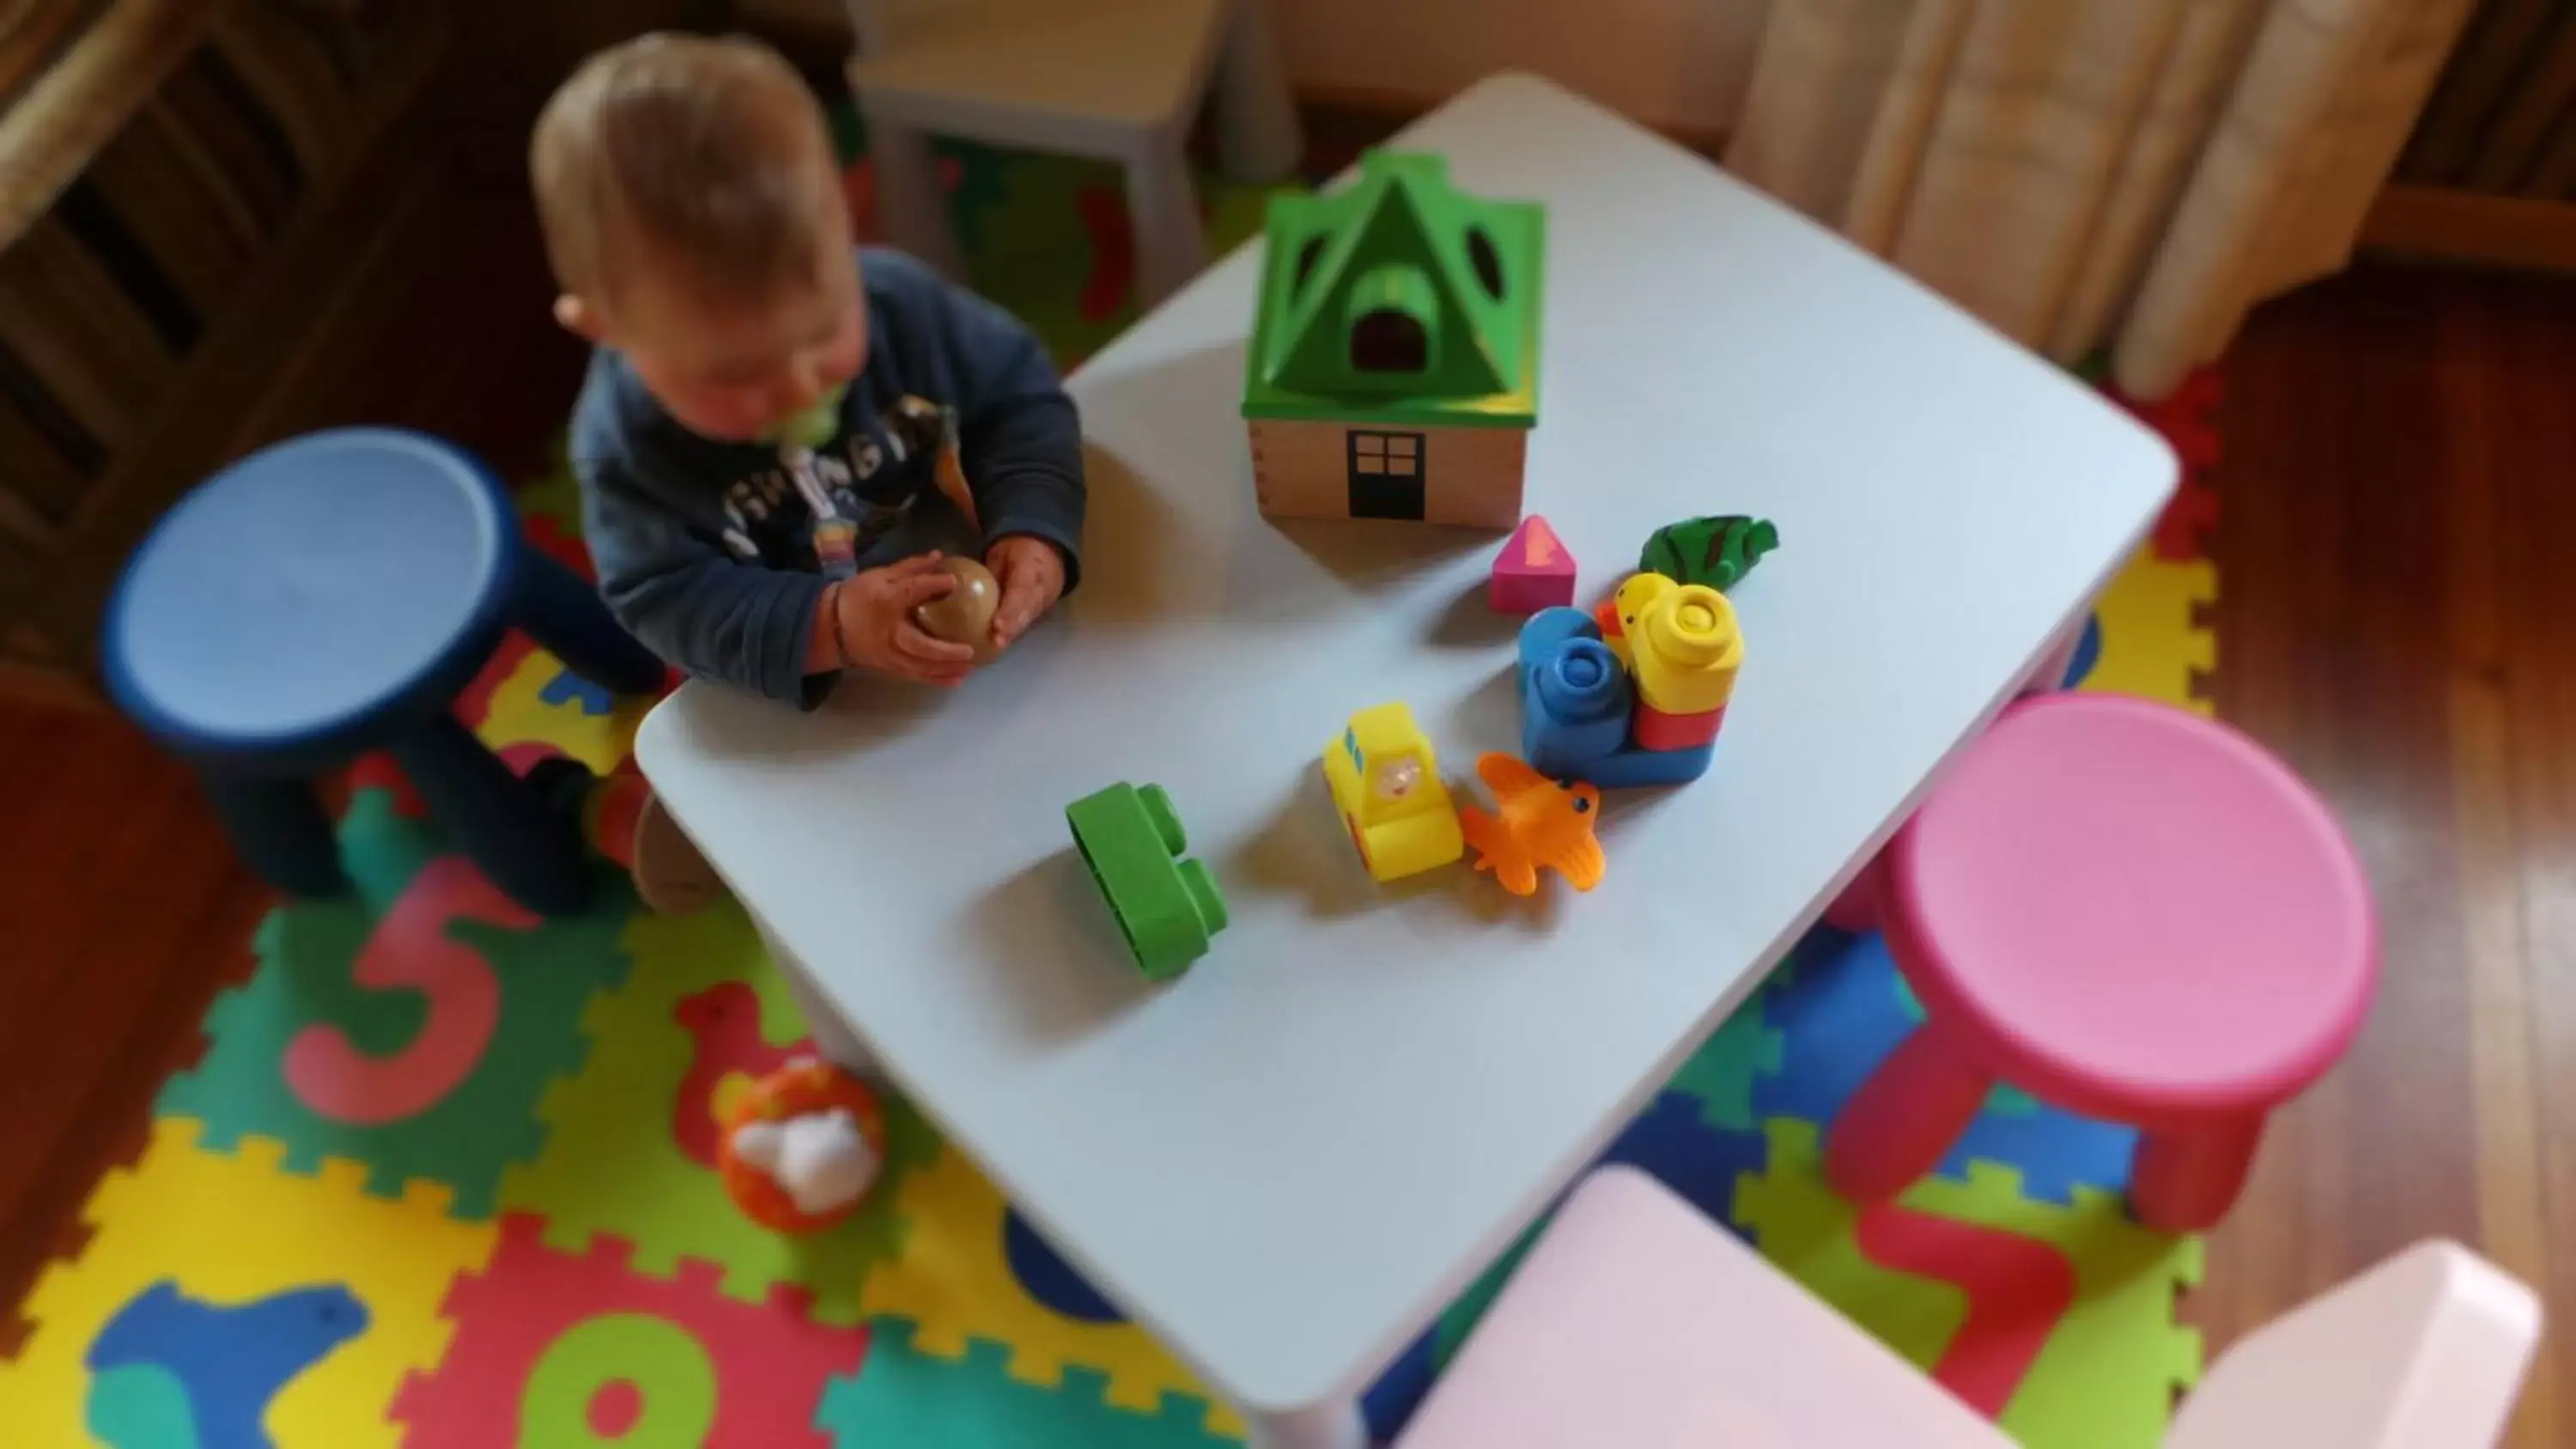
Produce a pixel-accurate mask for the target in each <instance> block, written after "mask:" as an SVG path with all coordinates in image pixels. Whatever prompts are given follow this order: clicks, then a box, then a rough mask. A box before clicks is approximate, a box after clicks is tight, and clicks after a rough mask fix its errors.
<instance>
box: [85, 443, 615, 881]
mask: <svg viewBox="0 0 2576 1449" xmlns="http://www.w3.org/2000/svg"><path fill="white" fill-rule="evenodd" d="M513 624H515V625H517V626H519V627H520V628H522V629H525V630H526V631H527V632H528V633H529V634H530V635H532V636H534V637H535V638H536V640H537V641H538V642H539V643H541V644H543V645H545V646H546V648H548V649H550V650H552V651H553V652H554V653H555V655H556V656H557V657H558V658H560V659H562V660H563V662H564V663H565V664H567V665H569V666H570V667H571V668H572V669H573V670H574V671H575V672H576V673H579V674H582V675H584V676H586V677H588V678H589V679H590V680H591V681H592V682H593V683H596V684H599V685H603V686H605V687H607V688H608V689H610V690H612V691H615V692H617V693H621V694H634V693H644V692H647V691H650V690H652V689H654V688H656V687H658V686H659V685H660V684H661V682H662V665H661V662H660V661H659V660H657V659H655V658H654V657H653V656H652V655H651V654H650V653H648V652H647V651H646V650H645V649H644V648H643V646H641V645H639V644H637V643H636V642H635V641H634V639H632V638H630V637H629V636H628V635H627V634H626V632H625V631H624V630H623V629H621V628H619V627H618V625H617V622H616V620H614V619H612V618H610V617H609V614H608V611H607V610H606V609H605V608H604V607H602V606H601V604H600V602H599V600H598V599H597V598H595V597H594V596H593V595H592V594H591V591H590V589H589V587H588V586H587V585H585V584H583V583H582V582H581V580H579V579H578V578H575V577H574V576H573V575H572V574H570V573H567V572H566V571H565V570H564V569H563V568H562V567H561V566H560V565H558V564H556V563H555V562H554V561H553V560H551V559H549V558H547V557H545V556H544V555H543V554H540V553H537V552H536V551H534V550H533V549H530V548H529V547H528V546H527V545H526V543H525V542H524V541H523V540H522V539H521V538H520V535H519V525H518V518H517V516H516V514H514V513H513V512H512V511H511V508H510V502H509V498H508V495H507V494H505V493H504V492H503V491H502V488H501V484H500V481H499V480H498V479H496V478H494V477H493V476H492V474H491V473H490V472H489V471H488V470H487V469H485V468H484V467H483V465H482V464H481V463H480V462H478V461H476V460H475V459H474V458H473V457H472V456H471V455H469V454H467V453H466V452H464V451H463V450H462V449H459V448H457V447H455V446H453V445H451V444H448V443H444V442H441V441H439V440H438V439H436V438H431V437H426V436H423V435H421V434H418V433H407V432H399V431H395V430H393V429H388V428H345V429H340V430H337V431H333V432H323V433H313V434H309V435H307V436H305V437H301V438H295V439H292V440H290V441H287V442H284V443H280V444H278V445H277V446H275V447H272V448H268V449H266V450H264V451H262V452H259V453H254V454H252V455H251V456H250V457H247V458H244V459H242V460H241V461H240V462H238V463H235V464H233V465H232V466H231V467H229V468H227V469H225V470H224V471H223V472H221V473H218V474H216V475H215V476H214V477H212V478H210V479H208V480H206V481H205V482H204V483H202V484H200V485H198V486H197V488H196V489H195V490H194V491H193V492H191V493H189V494H188V496H187V497H185V498H183V499H181V500H180V501H179V504H178V506H177V507H175V508H173V509H171V510H170V513H169V515H168V516H167V517H165V518H163V519H162V520H161V523H160V525H159V526H158V527H156V528H155V529H153V531H152V535H151V536H150V537H149V538H147V539H145V540H144V542H143V546H142V547H141V548H139V549H137V550H136V551H135V554H134V557H133V559H132V560H130V561H129V562H128V563H127V564H126V566H125V574H124V576H123V577H122V578H121V579H119V580H118V582H117V586H116V593H115V596H114V597H113V598H112V599H111V600H110V601H109V604H108V611H107V627H106V637H105V644H104V648H105V653H106V667H107V683H108V688H109V690H110V692H112V693H113V694H114V695H115V696H116V700H117V702H118V703H119V704H120V705H122V706H123V707H124V709H125V711H126V713H128V714H129V715H131V716H133V718H134V719H135V720H136V722H138V723H140V724H141V725H142V726H143V727H144V728H145V729H147V730H150V731H151V732H152V733H153V734H154V735H156V736H158V737H159V738H160V739H161V740H162V741H163V742H164V743H166V744H168V745H169V746H170V747H171V748H173V749H174V750H176V751H178V752H179V753H180V754H181V755H183V756H184V757H186V758H187V759H188V760H189V761H190V762H192V763H193V764H194V765H195V766H196V767H197V771H198V774H199V776H200V777H201V778H202V779H203V780H204V781H205V785H206V792H207V794H208V795H209V796H211V797H212V799H213V801H214V804H215V808H216V810H217V811H218V812H219V813H220V814H221V815H222V816H223V819H224V823H225V825H226V827H227V828H228V829H229V830H230V832H231V834H232V838H233V842H234V844H235V846H236V847H237V848H238V849H239V850H240V851H241V853H242V857H243V859H244V860H245V861H247V862H248V863H249V865H250V867H251V869H253V870H254V871H256V872H258V873H259V875H260V876H261V877H263V878H264V879H266V880H267V881H268V882H269V883H270V884H272V885H274V886H276V887H278V888H279V889H281V890H284V891H286V892H288V893H290V894H295V895H306V896H320V895H336V894H338V893H340V892H342V891H344V890H346V889H347V888H348V878H347V876H346V875H344V874H343V873H342V872H341V869H340V855H339V846H338V843H337V841H336V840H335V839H334V838H333V836H332V831H331V822H330V819H329V817H328V816H326V815H325V814H324V813H323V809H322V804H321V801H320V800H319V799H318V798H317V797H316V796H315V794H314V792H313V788H312V785H311V783H310V782H311V780H312V778H313V777H314V776H316V775H319V774H322V773H324V772H326V771H330V770H333V769H336V768H338V767H340V766H343V765H345V764H347V763H348V762H349V761H350V760H352V759H353V758H355V757H356V756H357V755H359V754H360V753H362V752H364V751H368V750H374V749H390V750H391V751H392V752H393V754H394V758H395V760H396V761H397V762H398V763H399V764H400V765H401V766H402V769H403V773H404V774H405V775H406V776H408V777H409V778H410V780H411V783H412V785H413V786H414V788H416V789H417V790H418V791H419V792H420V796H421V799H422V800H423V801H424V802H425V803H426V804H427V805H428V807H429V810H430V813H431V815H432V816H433V817H434V818H435V819H436V820H437V821H438V823H439V824H440V826H442V827H443V828H444V829H445V830H446V832H447V835H448V837H449V839H450V840H451V841H453V842H454V843H455V845H456V846H457V847H458V848H459V849H461V850H463V851H464V852H465V853H466V854H467V855H468V856H469V857H471V858H472V859H473V860H474V861H475V862H476V863H477V864H478V865H480V866H481V867H482V868H483V871H484V873H485V874H487V875H489V876H490V877H491V878H492V881H493V883H494V884H495V885H498V886H499V887H500V888H501V889H502V890H503V891H505V892H507V893H508V894H509V895H510V897H511V898H512V899H514V900H516V901H518V902H519V903H520V904H522V905H524V906H526V907H528V908H529V909H530V910H533V911H538V912H542V913H549V914H551V913H560V912H566V911H573V910H578V909H579V908H580V907H581V905H582V904H583V901H584V899H585V898H586V897H587V896H588V894H589V886H590V870H589V864H588V860H587V857H586V852H585V849H584V845H583V841H582V835H581V821H580V817H579V814H578V811H577V809H576V808H573V807H572V806H571V805H570V803H569V802H566V801H564V800H561V799H559V798H554V795H553V794H550V793H549V792H546V791H542V790H539V789H537V788H535V787H532V786H531V785H530V784H529V783H528V782H526V781H524V780H521V779H520V778H519V777H518V776H517V775H515V774H513V773H511V771H510V768H509V766H507V765H505V764H503V763H502V762H501V760H500V758H499V757H498V756H496V755H494V754H493V753H492V752H491V751H490V750H487V749H485V748H484V747H483V744H482V742H481V741H479V740H477V739H475V738H474V736H473V735H472V734H471V733H470V732H468V731H467V730H466V728H465V727H464V726H463V725H461V724H459V723H457V721H456V718H455V716H454V715H453V714H452V713H451V712H450V708H449V707H450V705H451V703H452V702H453V701H454V699H455V698H456V695H457V693H458V692H459V691H460V690H462V689H464V688H465V686H466V685H467V684H469V683H470V682H472V680H473V679H474V676H475V675H476V674H477V673H479V672H480V671H481V669H482V667H483V664H484V662H485V661H486V660H488V659H490V658H491V656H492V651H493V649H494V648H495V647H496V646H498V645H499V643H500V641H501V634H502V630H503V629H504V628H505V627H506V626H508V625H513ZM554 793H556V794H559V793H560V792H554Z"/></svg>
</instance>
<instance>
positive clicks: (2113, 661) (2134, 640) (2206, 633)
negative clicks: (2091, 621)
mask: <svg viewBox="0 0 2576 1449" xmlns="http://www.w3.org/2000/svg"><path fill="white" fill-rule="evenodd" d="M2217 601H2218V568H2217V565H2215V564H2212V563H2211V562H2210V561H2209V560H2207V559H2205V558H2200V559H2190V560H2186V561H2181V562H2176V561H2172V560H2167V559H2161V558H2158V557H2156V556H2155V552H2154V550H2153V549H2141V550H2140V551H2139V552H2138V555H2137V557H2135V558H2132V559H2130V560H2129V562H2128V564H2127V566H2126V567H2124V568H2122V569H2121V570H2120V572H2119V573H2118V575H2116V576H2115V577H2114V578H2113V579H2112V580H2111V586H2110V587H2109V588H2107V589H2105V590H2103V592H2102V598H2101V601H2100V602H2099V603H2097V604H2096V605H2095V606H2094V613H2095V614H2096V615H2097V616H2098V617H2099V618H2100V619H2101V621H2102V656H2101V658H2099V659H2098V660H2096V661H2094V665H2093V672H2092V673H2091V674H2090V675H2088V676H2086V677H2085V680H2084V687H2085V688H2087V689H2107V690H2115V691H2117V692H2119V693H2122V694H2137V695H2144V696H2146V697H2147V698H2149V699H2160V700H2163V701H2165V702H2166V703H2168V704H2176V705H2181V706H2183V707H2184V708H2186V709H2189V710H2192V711H2194V712H2195V713H2198V714H2202V715H2208V714H2211V713H2213V709H2212V706H2211V705H2210V702H2209V700H2208V698H2207V684H2208V676H2209V674H2210V672H2211V671H2213V670H2215V669H2216V668H2217V667H2218V641H2217V639H2216V638H2215V637H2214V636H2213V635H2212V634H2211V632H2210V629H2209V626H2208V624H2207V623H2206V622H2204V621H2203V619H2202V618H2201V614H2200V611H2201V610H2202V609H2203V608H2206V607H2207V606H2208V605H2211V604H2214V603H2216V602H2217Z"/></svg>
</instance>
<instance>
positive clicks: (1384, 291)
mask: <svg viewBox="0 0 2576 1449" xmlns="http://www.w3.org/2000/svg"><path fill="white" fill-rule="evenodd" d="M1546 222H1547V216H1546V210H1545V208H1543V207H1541V206H1539V205H1538V204H1537V203H1535V202H1526V201H1488V200H1485V199H1483V198H1481V197H1474V196H1469V195H1467V194H1465V193H1463V192H1461V191H1458V190H1457V189H1455V188H1454V187H1452V186H1451V185H1450V184H1449V175H1448V164H1447V163H1446V162H1445V161H1443V160H1442V159H1441V158H1440V157H1438V156H1432V155H1424V154H1418V153H1408V152H1400V151H1371V152H1369V153H1368V154H1366V155H1364V156H1362V157H1361V158H1360V174H1359V179H1358V180H1357V181H1355V182H1353V183H1352V184H1351V185H1349V186H1346V187H1343V188H1341V189H1339V190H1336V191H1330V192H1326V193H1324V194H1322V195H1317V196H1283V197H1280V198H1278V199H1276V200H1274V201H1272V202H1271V203H1270V220H1269V226H1268V230H1267V235H1268V238H1269V242H1268V246H1269V253H1268V258H1267V260H1266V262H1265V264H1264V267H1263V271H1262V278H1261V292H1260V295H1259V301H1258V310H1257V311H1256V313H1255V314H1254V318H1253V330H1252V349H1251V354H1250V357H1249V359H1248V365H1247V366H1246V367H1245V369H1244V380H1243V415H1244V416H1245V417H1247V418H1281V419H1307V420H1319V421H1326V422H1356V423H1383V424H1396V425H1405V426H1412V427H1467V428H1527V427H1529V426H1531V425H1532V424H1533V423H1535V422H1536V421H1537V418H1538V360H1539V345H1538V341H1539V316H1540V313H1541V311H1542V310H1543V307H1542V293H1543V287H1542V282H1543V280H1544V269H1543V265H1542V263H1543V260H1544V257H1543V253H1544V250H1545V236H1546ZM1388 314H1393V315H1394V317H1396V318H1401V319H1404V321H1403V323H1401V324H1398V325H1396V326H1395V327H1394V331H1395V332H1396V333H1399V334H1401V336H1400V337H1399V338H1397V339H1396V340H1397V341H1399V342H1400V343H1401V344H1402V345H1400V346H1396V347H1394V348H1393V349H1392V351H1391V352H1388V353H1386V354H1385V355H1379V354H1377V353H1374V352H1372V350H1371V348H1370V347H1366V346H1363V345H1362V344H1363V342H1364V341H1367V340H1369V339H1368V338H1367V337H1365V336H1364V334H1366V333H1367V331H1368V329H1370V328H1372V327H1375V328H1378V329H1380V330H1381V331H1384V330H1386V329H1387V327H1388V325H1389V323H1388ZM1399 364H1400V365H1399Z"/></svg>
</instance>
